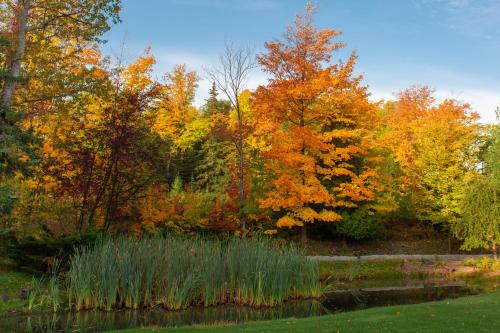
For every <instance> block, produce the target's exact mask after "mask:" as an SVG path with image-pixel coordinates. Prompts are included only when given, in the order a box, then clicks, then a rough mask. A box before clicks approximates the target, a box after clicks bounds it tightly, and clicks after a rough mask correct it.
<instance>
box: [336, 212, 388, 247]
mask: <svg viewBox="0 0 500 333" xmlns="http://www.w3.org/2000/svg"><path fill="white" fill-rule="evenodd" d="M341 215H342V220H340V221H338V222H335V223H332V224H330V228H331V229H330V230H331V231H332V232H334V233H335V234H337V235H339V236H343V237H347V238H352V239H356V240H362V239H370V238H375V237H377V236H378V235H380V234H381V233H382V231H383V230H384V222H383V220H382V218H381V216H380V215H379V214H377V213H373V212H369V211H368V210H367V209H365V208H360V209H357V210H355V211H354V212H353V213H348V212H343V213H342V214H341Z"/></svg>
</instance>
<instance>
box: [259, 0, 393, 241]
mask: <svg viewBox="0 0 500 333" xmlns="http://www.w3.org/2000/svg"><path fill="white" fill-rule="evenodd" d="M313 13H314V7H313V6H311V5H309V6H308V7H307V10H306V13H305V15H304V16H297V18H296V19H295V22H294V24H293V25H292V26H290V27H289V28H288V29H287V31H286V33H285V35H284V41H278V40H275V41H272V42H269V43H266V49H267V52H266V53H264V54H261V55H260V56H259V57H258V61H259V63H260V64H261V65H262V67H263V69H264V71H265V72H266V73H268V74H269V75H270V81H269V84H268V85H266V86H261V87H259V88H258V89H257V91H256V92H255V94H254V105H253V107H254V108H255V113H256V116H257V118H258V120H259V122H258V124H259V125H258V128H257V131H259V132H260V133H261V134H262V136H263V137H266V138H267V140H268V144H269V148H268V149H267V150H266V149H265V150H264V151H263V152H262V154H263V155H264V156H265V158H267V162H266V167H267V169H268V170H270V171H271V173H272V174H273V175H274V177H273V179H272V180H270V181H271V184H272V189H271V190H270V191H269V192H268V194H267V197H266V198H265V199H264V200H263V201H262V203H261V206H262V207H263V208H270V209H273V210H275V211H279V212H281V214H282V215H281V217H280V218H279V220H278V222H277V225H278V226H279V227H295V226H299V227H302V240H304V241H305V239H306V225H307V224H308V223H314V222H336V221H339V220H341V218H342V217H341V212H342V211H343V210H346V209H349V208H353V207H357V206H360V205H365V204H366V207H367V210H368V211H369V212H370V214H372V213H373V211H375V210H377V209H382V207H381V206H382V205H378V206H377V205H376V203H377V198H378V194H379V193H382V192H383V190H384V186H383V185H382V184H381V183H380V182H379V179H378V178H379V175H378V172H377V170H376V168H375V167H374V166H373V165H372V162H375V161H376V160H377V156H376V155H374V156H369V154H368V153H369V151H370V149H371V146H372V145H373V140H372V136H373V132H372V131H371V129H370V128H369V126H371V124H372V123H374V122H375V112H374V110H375V108H374V105H372V104H370V103H369V102H368V93H367V91H366V88H365V87H362V86H361V85H360V81H361V77H357V76H354V75H353V68H354V64H355V60H356V56H355V55H354V54H353V55H351V56H350V57H349V59H348V60H347V62H339V63H337V64H332V63H331V61H332V54H333V53H334V52H336V51H338V50H340V49H341V48H342V47H343V44H342V43H338V42H334V41H333V39H334V38H335V37H337V36H339V34H340V33H339V32H337V31H335V30H331V29H324V30H317V28H316V27H315V26H314V24H313Z"/></svg>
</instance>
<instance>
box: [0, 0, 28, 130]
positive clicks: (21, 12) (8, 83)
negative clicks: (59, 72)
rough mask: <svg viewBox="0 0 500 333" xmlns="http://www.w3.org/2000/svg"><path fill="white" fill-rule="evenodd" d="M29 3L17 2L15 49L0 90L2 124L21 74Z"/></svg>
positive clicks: (24, 0)
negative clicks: (0, 97)
mask: <svg viewBox="0 0 500 333" xmlns="http://www.w3.org/2000/svg"><path fill="white" fill-rule="evenodd" d="M30 2H31V0H18V3H17V11H18V12H17V18H16V23H17V27H13V32H15V31H16V30H15V29H16V28H17V35H16V49H15V51H14V56H13V58H12V59H11V60H10V62H9V64H8V67H7V79H6V80H5V84H4V86H3V90H2V104H3V106H4V109H3V110H2V111H0V112H1V114H0V118H1V119H0V120H1V121H2V122H4V123H5V122H6V121H7V119H6V112H5V109H9V108H10V107H11V106H12V97H13V96H14V91H15V89H16V85H17V82H18V81H19V75H20V74H21V64H22V61H23V59H24V53H25V49H26V32H27V25H28V12H29V7H30Z"/></svg>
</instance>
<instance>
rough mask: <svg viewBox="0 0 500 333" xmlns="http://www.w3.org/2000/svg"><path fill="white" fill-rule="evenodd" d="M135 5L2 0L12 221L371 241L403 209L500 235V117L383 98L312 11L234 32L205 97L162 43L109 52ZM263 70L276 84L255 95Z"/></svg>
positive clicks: (484, 238)
mask: <svg viewBox="0 0 500 333" xmlns="http://www.w3.org/2000/svg"><path fill="white" fill-rule="evenodd" d="M119 13H120V1H119V0H70V1H64V2H61V1H57V0H17V1H10V0H2V1H1V2H0V17H1V21H2V22H4V24H2V26H0V64H1V68H2V70H1V71H0V81H1V83H0V84H1V85H0V87H1V93H2V95H1V96H2V104H1V109H0V138H1V143H0V181H1V184H0V217H1V221H2V222H1V224H2V229H5V230H7V229H8V230H15V232H16V233H19V234H21V235H28V234H37V235H49V236H57V235H63V234H69V233H76V232H82V231H88V230H111V231H116V232H127V233H132V234H142V233H151V232H157V231H158V230H162V229H164V228H168V229H172V230H176V231H179V232H214V233H222V234H232V233H251V234H253V233H265V234H276V233H278V232H280V230H284V229H285V230H287V229H292V230H300V232H301V234H302V239H303V240H305V239H306V237H307V229H308V227H307V226H310V225H312V224H316V225H324V226H325V228H326V229H327V230H330V232H331V233H332V234H334V235H340V236H345V237H349V238H353V239H364V238H370V237H373V236H374V235H376V234H377V232H379V231H380V229H381V228H382V227H383V223H384V221H385V220H387V219H389V218H396V219H416V220H420V221H423V223H427V222H428V223H433V224H438V225H440V227H441V228H442V230H446V231H448V232H450V233H452V234H453V235H455V236H456V237H458V238H461V239H464V240H465V242H464V246H465V247H466V248H474V247H484V246H486V247H492V246H493V247H494V246H496V244H498V241H499V240H500V237H499V236H500V228H499V225H500V221H499V216H500V213H499V209H500V208H499V206H500V205H499V203H498V194H499V188H500V187H499V165H498V163H499V162H498V161H499V160H500V158H499V155H498V154H499V148H498V125H490V126H486V125H482V124H481V123H480V122H479V116H478V115H477V114H476V113H475V112H473V110H472V109H471V107H470V106H469V105H468V104H466V103H463V102H460V101H457V100H454V99H446V100H444V101H437V100H436V98H435V97H434V91H433V89H431V88H429V87H427V86H413V87H410V88H408V89H406V90H403V91H401V92H399V93H397V94H396V95H395V98H394V100H390V101H380V102H373V101H371V100H370V98H369V97H370V92H369V89H368V87H367V86H365V85H364V83H363V78H362V77H361V76H360V75H357V74H355V66H356V60H357V55H356V54H355V53H353V54H351V55H350V56H349V57H348V58H347V59H345V60H341V59H338V57H337V54H338V51H339V50H341V49H342V48H344V46H345V45H344V43H342V42H340V41H339V36H340V33H339V32H338V31H336V30H333V29H318V28H317V27H316V26H315V25H314V20H313V16H314V13H315V8H314V7H313V6H311V5H308V6H307V8H306V10H305V12H304V14H302V15H297V16H296V18H295V20H294V21H293V22H292V24H291V25H290V26H289V27H288V28H287V30H286V32H285V33H284V35H283V36H282V37H281V38H280V39H275V40H273V41H270V42H268V43H266V44H265V48H264V51H263V52H261V53H259V54H257V55H256V56H255V55H254V54H253V53H252V51H251V50H250V49H247V48H239V47H236V46H235V45H234V44H227V45H226V48H225V50H224V51H223V52H222V54H221V57H220V59H219V63H218V65H216V66H214V67H212V68H209V69H208V70H207V71H206V73H204V74H205V75H206V76H207V77H208V78H209V79H210V80H211V81H212V82H213V86H212V89H211V90H210V94H209V98H208V99H207V100H206V101H205V104H204V105H203V106H202V107H200V108H197V107H195V105H194V98H195V93H196V90H197V87H198V83H199V81H200V75H203V73H195V72H193V71H190V70H189V69H188V65H189V64H180V65H177V66H175V67H174V68H172V70H171V71H170V72H168V73H166V74H165V75H164V77H163V78H162V79H161V80H158V79H155V78H154V77H153V67H154V64H155V58H154V56H153V55H152V53H151V51H150V50H149V49H147V50H146V51H145V52H144V54H143V55H142V56H140V57H138V58H137V59H135V60H134V61H132V62H125V61H124V59H123V58H121V57H118V59H110V58H109V57H106V56H103V54H102V53H101V51H100V46H101V44H102V43H103V34H104V33H105V32H106V31H108V30H109V29H110V28H111V26H112V24H114V23H118V22H119V21H120V17H119ZM256 67H258V68H260V69H261V70H262V71H264V72H265V73H266V74H267V75H268V77H269V80H268V82H267V83H266V84H263V85H261V86H259V87H258V88H257V89H255V90H253V91H251V90H249V89H247V87H246V86H245V83H246V80H247V79H248V76H249V75H250V73H251V71H252V70H253V69H254V68H256Z"/></svg>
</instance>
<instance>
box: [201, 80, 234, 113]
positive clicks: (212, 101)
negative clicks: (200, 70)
mask: <svg viewBox="0 0 500 333" xmlns="http://www.w3.org/2000/svg"><path fill="white" fill-rule="evenodd" d="M208 94H209V97H208V98H207V99H206V103H205V105H204V106H203V107H202V114H203V116H204V117H210V116H212V115H214V114H217V113H222V114H224V115H228V114H229V111H230V110H231V103H230V102H229V101H225V100H219V99H218V98H217V97H218V96H219V93H218V91H217V86H216V84H215V82H214V83H212V88H210V91H209V92H208Z"/></svg>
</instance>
